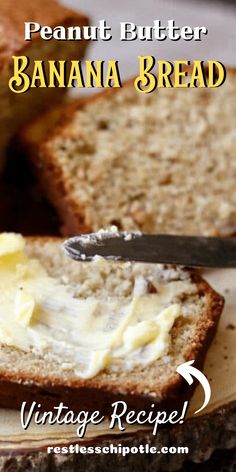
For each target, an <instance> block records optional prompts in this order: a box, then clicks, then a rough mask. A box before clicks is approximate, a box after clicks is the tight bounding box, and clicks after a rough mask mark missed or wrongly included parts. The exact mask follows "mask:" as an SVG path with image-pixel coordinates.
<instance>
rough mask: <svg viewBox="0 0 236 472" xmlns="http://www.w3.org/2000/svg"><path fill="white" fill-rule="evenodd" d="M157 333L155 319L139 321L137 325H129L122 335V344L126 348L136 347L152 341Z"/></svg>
mask: <svg viewBox="0 0 236 472" xmlns="http://www.w3.org/2000/svg"><path fill="white" fill-rule="evenodd" d="M157 334H158V327H157V324H156V323H155V321H140V322H139V323H138V324H137V326H129V327H128V328H127V329H126V330H125V332H124V335H123V341H124V346H125V347H127V349H128V350H132V349H138V348H139V347H142V346H144V345H145V344H148V343H150V342H151V341H153V340H154V339H155V338H156V336H157Z"/></svg>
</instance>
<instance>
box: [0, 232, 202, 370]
mask: <svg viewBox="0 0 236 472" xmlns="http://www.w3.org/2000/svg"><path fill="white" fill-rule="evenodd" d="M109 264H110V262H107V261H105V260H104V259H102V258H96V259H95V261H94V263H93V267H92V270H93V271H96V267H97V268H99V266H100V265H102V270H103V271H105V272H107V271H109ZM113 264H114V263H113ZM115 264H117V262H116V263H115ZM122 264H123V266H124V267H125V266H127V265H129V264H130V263H119V265H121V266H122ZM95 276H96V274H95ZM150 283H152V290H151V291H150V290H149V284H150ZM196 293H197V286H196V285H195V284H194V283H192V281H191V279H189V278H186V279H184V280H175V279H174V280H170V281H169V283H168V284H163V283H160V281H158V278H157V279H156V280H155V275H154V277H153V278H152V280H151V281H150V280H149V279H148V278H145V275H144V276H142V275H138V274H137V276H136V277H135V280H134V286H133V290H132V293H131V294H130V296H128V297H124V296H123V295H120V296H116V295H114V296H112V295H109V296H104V294H103V295H101V296H97V295H96V294H90V295H89V296H87V297H83V296H78V297H75V296H74V294H73V290H72V286H70V284H63V283H60V282H59V281H58V280H57V279H56V278H53V277H51V276H49V275H48V273H47V271H46V270H45V268H44V267H43V266H42V264H41V263H40V262H39V261H38V260H37V259H33V258H30V257H29V256H28V255H27V254H26V252H25V241H24V238H23V237H22V236H21V235H19V234H13V233H3V234H1V235H0V341H1V342H2V343H5V344H7V345H9V346H13V347H16V348H19V349H21V350H23V351H29V350H33V351H34V352H36V353H39V354H44V353H48V352H50V353H51V354H52V355H55V356H56V357H59V358H61V359H63V361H64V362H67V363H69V364H71V365H72V366H73V369H74V370H75V372H76V375H78V376H79V377H82V378H91V377H93V376H95V375H97V374H98V373H99V372H100V371H101V370H102V369H104V368H105V367H107V368H109V369H112V370H116V369H120V368H122V369H128V370H130V369H132V368H133V367H134V366H136V365H143V366H147V365H149V364H150V363H152V362H154V361H155V360H157V359H159V358H161V357H163V356H166V355H167V354H168V350H169V345H170V343H171V336H170V331H171V329H172V327H173V325H174V323H175V321H176V320H177V319H178V318H179V317H180V316H182V317H183V316H184V315H185V314H184V310H183V307H181V303H180V302H178V298H179V300H181V297H182V298H183V295H184V294H188V295H189V296H191V295H194V294H196Z"/></svg>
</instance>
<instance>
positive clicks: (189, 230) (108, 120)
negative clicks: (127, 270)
mask: <svg viewBox="0 0 236 472" xmlns="http://www.w3.org/2000/svg"><path fill="white" fill-rule="evenodd" d="M57 113H58V115H59V117H60V118H59V123H58V125H56V126H55V127H54V128H53V129H52V130H51V131H50V132H48V127H47V126H45V117H44V116H43V117H39V119H38V120H36V122H35V123H33V124H29V126H28V127H27V128H26V129H25V130H24V131H23V133H22V134H23V136H22V137H21V138H22V141H23V145H24V146H25V147H26V148H27V150H28V155H29V156H30V159H31V161H32V163H33V166H34V168H35V171H36V174H37V176H38V178H39V180H40V182H41V184H42V187H43V188H44V191H45V193H46V194H47V195H48V197H49V199H50V200H51V201H52V203H53V204H54V205H55V207H56V208H57V209H58V212H59V215H60V217H61V221H62V223H63V225H64V226H63V230H64V234H76V233H78V232H84V231H88V232H91V231H96V230H97V229H99V227H108V226H109V225H110V224H116V225H117V226H118V227H119V228H120V229H121V230H135V229H140V230H141V231H143V232H148V233H177V234H196V235H223V236H224V235H228V234H234V233H235V231H236V186H235V175H236V160H235V148H236V129H235V117H236V75H235V71H234V70H228V71H227V79H226V82H225V84H224V85H223V86H221V87H219V88H217V89H159V90H158V91H157V92H153V93H151V94H148V95H140V94H139V93H137V92H136V91H135V89H134V87H133V83H132V81H131V82H128V83H127V84H126V85H125V86H124V87H123V89H119V90H117V91H114V90H111V91H108V92H105V93H102V94H99V95H98V96H97V97H96V98H94V97H92V99H87V100H85V101H83V102H78V103H74V104H73V105H72V106H70V107H69V108H64V109H61V110H57ZM49 116H50V115H49Z"/></svg>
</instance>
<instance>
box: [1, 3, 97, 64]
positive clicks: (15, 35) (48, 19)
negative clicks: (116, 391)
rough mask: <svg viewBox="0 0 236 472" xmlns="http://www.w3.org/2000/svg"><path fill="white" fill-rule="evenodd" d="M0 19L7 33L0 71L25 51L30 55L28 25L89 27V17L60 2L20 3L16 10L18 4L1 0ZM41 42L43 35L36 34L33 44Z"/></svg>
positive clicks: (2, 49)
mask: <svg viewBox="0 0 236 472" xmlns="http://www.w3.org/2000/svg"><path fill="white" fill-rule="evenodd" d="M0 18H1V19H0V26H1V29H2V31H3V34H2V37H1V48H0V70H1V69H3V68H4V67H7V66H8V65H9V63H10V62H11V61H12V56H13V55H14V54H20V53H22V52H23V51H24V54H27V48H30V46H31V44H32V42H31V41H24V22H25V21H32V22H37V23H40V24H41V25H42V26H45V25H47V26H51V27H55V26H57V25H64V26H67V25H68V26H70V25H75V26H83V25H88V18H87V17H86V16H85V15H82V14H81V13H78V12H75V11H73V10H71V9H69V8H66V7H64V6H63V5H61V4H59V3H58V2H57V1H56V0H41V1H40V3H39V2H29V1H27V0H20V4H18V8H16V2H15V0H1V2H0ZM4 37H5V38H6V39H4ZM39 39H40V35H39V34H38V33H36V34H35V35H34V37H33V40H32V41H33V42H34V41H37V40H39ZM2 42H3V44H2Z"/></svg>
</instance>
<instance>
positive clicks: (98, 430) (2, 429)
mask: <svg viewBox="0 0 236 472" xmlns="http://www.w3.org/2000/svg"><path fill="white" fill-rule="evenodd" d="M202 275H203V276H204V277H205V278H206V279H207V280H208V281H209V283H210V284H211V285H212V286H213V287H214V288H215V289H216V290H217V291H219V292H220V293H221V294H222V295H223V296H224V297H225V300H226V303H225V307H224V311H223V314H222V317H221V321H220V324H219V328H218V332H217V335H216V337H215V339H214V341H213V343H212V346H211V348H210V350H209V352H208V354H207V359H206V362H205V367H204V373H205V375H206V376H207V377H208V379H209V382H210V385H211V390H212V396H211V400H210V403H209V404H208V406H207V407H206V408H205V410H203V411H202V412H201V413H200V414H199V415H194V412H195V411H196V410H197V409H199V407H200V406H201V405H202V403H203V391H202V387H201V386H200V385H199V386H198V387H197V389H196V391H195V394H194V396H193V398H192V400H191V403H190V408H189V413H188V420H187V421H186V422H185V423H186V425H187V426H186V428H187V429H188V431H189V428H190V430H191V428H193V429H194V428H196V427H197V426H196V425H198V424H199V425H201V434H202V437H203V436H204V428H205V429H207V428H209V424H210V425H211V424H212V425H214V418H215V417H217V415H218V417H219V412H220V414H221V416H220V418H221V421H222V418H223V416H222V415H224V418H227V412H230V415H231V417H230V419H231V420H234V421H233V423H234V425H235V423H236V419H235V413H234V412H235V409H234V404H235V405H236V358H235V343H236V269H227V270H207V271H204V272H203V274H202ZM222 412H223V413H222ZM232 415H234V417H232ZM224 421H226V420H225V419H224ZM231 422H232V421H231ZM224 424H225V423H224V422H223V426H222V425H221V429H222V427H223V428H224ZM191 425H192V426H191ZM225 426H226V424H225ZM140 428H141V427H139V430H140ZM178 428H182V430H183V428H185V425H178ZM178 428H177V429H176V427H175V428H174V431H175V433H174V434H175V437H176V434H177V433H176V431H177V430H178ZM75 429H76V428H75V426H73V425H72V426H58V425H54V426H48V425H47V426H39V425H38V426H36V425H34V424H33V423H32V424H31V425H30V427H29V429H28V430H27V431H23V429H22V428H21V425H20V415H19V412H17V411H11V410H3V409H2V410H0V456H1V455H5V454H6V453H7V454H10V455H11V454H16V453H17V452H18V453H20V452H21V451H22V452H23V451H25V450H27V451H28V452H29V451H30V452H31V453H32V452H34V451H37V450H38V449H39V448H40V449H42V448H44V447H45V446H46V445H51V446H52V445H56V444H62V443H64V444H65V443H72V442H78V438H77V436H76V433H75ZM231 429H232V438H231V439H232V440H230V441H229V440H227V444H225V447H234V446H236V426H235V430H234V431H233V429H234V426H233V427H232V425H231ZM205 432H206V434H207V431H205ZM222 432H223V431H222ZM133 433H136V435H135V436H137V435H139V434H140V432H138V428H137V427H131V426H128V427H127V428H126V433H125V434H126V437H128V436H130V435H131V434H133ZM150 434H151V433H150V429H149V428H145V429H144V428H143V427H142V432H141V435H143V437H146V438H147V437H149V436H150ZM169 434H172V433H171V432H170V433H169ZM188 434H189V433H188ZM109 435H110V436H112V437H113V439H112V440H113V441H114V440H115V439H114V436H115V437H118V440H119V441H120V440H121V438H124V435H122V436H121V434H120V432H119V431H117V430H115V431H114V430H112V431H111V430H109V429H108V422H103V423H102V424H101V425H99V426H96V427H89V428H88V430H87V434H86V437H85V438H84V440H79V442H84V441H89V442H91V441H94V440H95V438H96V441H97V442H99V441H101V440H102V438H104V436H106V440H107V438H109ZM221 436H222V435H221ZM229 437H231V436H229ZM159 439H160V437H159ZM213 440H214V441H215V442H217V440H216V439H213ZM221 440H222V438H221ZM165 441H166V436H165ZM199 447H201V445H200V443H199ZM218 447H222V442H221V443H220V444H214V445H213V446H211V452H212V450H213V449H214V448H218Z"/></svg>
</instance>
